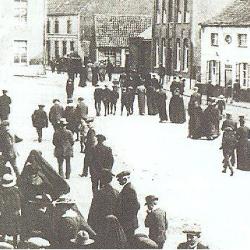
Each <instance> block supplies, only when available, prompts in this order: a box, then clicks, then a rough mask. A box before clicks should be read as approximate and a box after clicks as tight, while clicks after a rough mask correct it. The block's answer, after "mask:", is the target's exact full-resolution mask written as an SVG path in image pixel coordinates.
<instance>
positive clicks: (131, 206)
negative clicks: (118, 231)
mask: <svg viewBox="0 0 250 250" xmlns="http://www.w3.org/2000/svg"><path fill="white" fill-rule="evenodd" d="M139 209H140V203H139V201H138V198H137V193H136V191H135V189H134V187H133V186H132V185H131V183H127V184H126V185H125V186H124V187H123V189H122V191H121V192H120V194H119V198H118V205H117V211H116V213H117V218H118V219H119V221H120V223H121V225H122V226H123V229H124V231H125V232H126V231H127V230H129V229H136V228H138V226H139V224H138V218H137V213H138V211H139Z"/></svg>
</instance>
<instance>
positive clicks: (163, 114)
mask: <svg viewBox="0 0 250 250" xmlns="http://www.w3.org/2000/svg"><path fill="white" fill-rule="evenodd" d="M156 101H157V107H158V111H159V117H160V122H166V121H167V120H168V115H167V108H166V105H167V104H166V101H167V94H166V91H165V90H164V89H163V86H162V85H161V86H160V89H159V91H157V98H156Z"/></svg>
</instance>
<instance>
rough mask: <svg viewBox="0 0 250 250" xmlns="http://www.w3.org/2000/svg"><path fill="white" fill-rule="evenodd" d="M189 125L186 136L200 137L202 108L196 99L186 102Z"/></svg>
mask: <svg viewBox="0 0 250 250" xmlns="http://www.w3.org/2000/svg"><path fill="white" fill-rule="evenodd" d="M188 114H189V117H190V119H189V126H188V138H192V139H200V138H201V137H202V116H203V110H202V108H201V106H200V104H199V102H198V101H194V102H193V101H191V100H190V102H189V104H188Z"/></svg>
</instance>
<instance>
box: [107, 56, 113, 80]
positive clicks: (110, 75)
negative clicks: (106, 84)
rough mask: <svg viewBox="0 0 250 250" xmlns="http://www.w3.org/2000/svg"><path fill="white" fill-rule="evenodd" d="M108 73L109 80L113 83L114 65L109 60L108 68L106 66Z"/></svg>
mask: <svg viewBox="0 0 250 250" xmlns="http://www.w3.org/2000/svg"><path fill="white" fill-rule="evenodd" d="M106 72H107V74H108V78H109V81H110V82H111V81H112V75H113V73H114V66H113V64H112V63H111V62H110V60H109V59H108V63H107V66H106Z"/></svg>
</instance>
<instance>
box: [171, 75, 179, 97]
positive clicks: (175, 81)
mask: <svg viewBox="0 0 250 250" xmlns="http://www.w3.org/2000/svg"><path fill="white" fill-rule="evenodd" d="M177 88H179V83H178V82H177V79H176V76H174V78H173V81H172V83H171V85H170V92H171V93H172V95H174V92H175V90H176V89H177Z"/></svg>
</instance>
